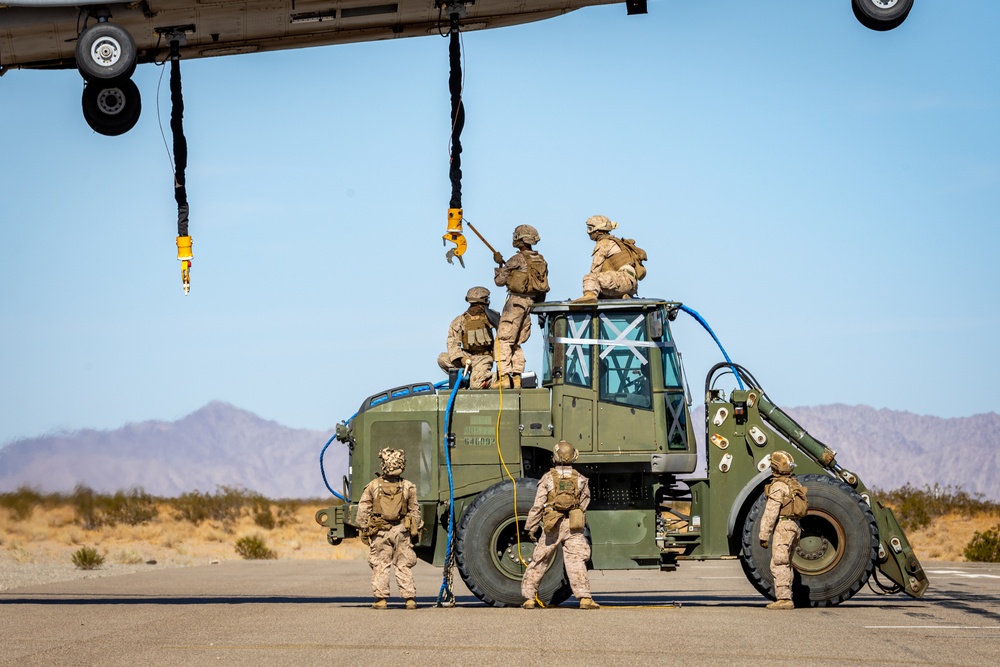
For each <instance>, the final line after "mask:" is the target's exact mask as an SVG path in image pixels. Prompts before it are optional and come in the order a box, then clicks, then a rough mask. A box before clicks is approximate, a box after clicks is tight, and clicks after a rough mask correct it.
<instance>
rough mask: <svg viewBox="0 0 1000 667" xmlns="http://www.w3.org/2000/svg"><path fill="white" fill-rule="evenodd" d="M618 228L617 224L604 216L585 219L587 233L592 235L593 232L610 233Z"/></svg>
mask: <svg viewBox="0 0 1000 667" xmlns="http://www.w3.org/2000/svg"><path fill="white" fill-rule="evenodd" d="M617 226H618V223H617V222H613V221H612V220H611V218H609V217H608V216H606V215H592V216H590V217H589V218H587V233H588V234H593V233H594V232H610V231H611V230H612V229H615V228H616V227H617Z"/></svg>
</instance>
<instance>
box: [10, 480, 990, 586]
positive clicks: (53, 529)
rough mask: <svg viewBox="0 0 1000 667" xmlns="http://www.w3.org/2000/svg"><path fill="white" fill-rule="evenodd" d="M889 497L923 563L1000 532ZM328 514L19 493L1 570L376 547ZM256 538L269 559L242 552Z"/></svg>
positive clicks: (262, 505)
mask: <svg viewBox="0 0 1000 667" xmlns="http://www.w3.org/2000/svg"><path fill="white" fill-rule="evenodd" d="M880 497H882V498H883V500H884V502H886V504H888V505H890V506H891V507H893V508H894V509H895V511H896V514H897V516H898V517H899V519H900V522H901V523H902V524H903V526H904V528H906V530H907V535H908V536H909V538H910V542H911V544H912V546H913V548H914V550H915V551H916V553H917V555H918V557H919V558H921V559H922V560H939V561H962V560H965V559H966V557H965V550H966V547H967V546H968V545H969V544H970V541H971V540H973V538H974V537H975V536H976V534H977V533H978V534H986V533H988V531H990V530H991V529H994V528H995V527H996V526H997V525H998V524H1000V511H998V506H997V504H996V503H993V502H988V501H983V500H981V499H979V498H973V497H970V496H968V495H967V494H965V493H964V492H961V491H954V490H952V489H950V488H939V487H933V488H925V489H915V488H912V487H904V488H902V489H898V490H896V491H891V492H880ZM324 507H326V503H325V501H323V500H312V501H308V500H279V501H275V500H269V499H267V498H264V497H262V496H259V495H257V494H254V493H252V492H248V491H243V490H239V489H231V488H224V487H223V488H220V489H219V490H217V491H216V492H215V493H214V494H205V493H199V492H194V493H190V494H184V495H183V496H181V497H180V498H172V499H163V498H154V497H151V496H149V495H147V494H145V493H144V492H142V491H141V490H130V491H127V492H118V493H116V494H114V495H101V494H96V493H94V492H93V491H90V490H89V489H86V488H85V487H78V488H77V489H76V491H74V492H73V494H64V495H60V494H49V495H44V494H39V493H37V492H35V491H32V490H30V489H19V490H18V491H16V492H13V493H7V494H0V564H17V563H22V564H28V563H36V564H44V563H60V564H69V563H72V562H73V557H74V554H76V553H77V552H78V551H80V550H81V549H83V548H87V549H93V550H95V551H96V553H98V554H100V556H101V557H102V558H103V562H104V565H105V567H106V566H108V565H112V566H114V565H140V564H146V563H149V564H152V563H153V562H154V561H155V563H156V564H157V565H166V566H186V565H199V564H207V563H211V562H218V561H225V560H239V559H241V558H254V557H266V558H278V559H312V560H339V559H363V558H364V557H365V556H366V553H367V548H366V547H365V546H364V545H362V544H361V542H360V541H359V540H357V539H350V540H345V541H344V542H343V543H342V544H340V545H338V546H336V547H334V546H331V545H330V544H328V543H327V541H326V529H325V528H323V527H322V526H320V525H319V524H317V523H316V521H315V519H314V516H315V513H316V511H317V510H319V509H323V508H324ZM247 539H249V540H252V543H253V544H255V545H257V546H258V547H260V549H261V552H260V553H254V554H247V553H246V550H245V549H244V550H243V551H238V549H237V546H238V545H239V544H240V543H241V541H245V540H247ZM980 560H989V558H986V559H980Z"/></svg>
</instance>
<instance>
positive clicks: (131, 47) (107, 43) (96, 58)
mask: <svg viewBox="0 0 1000 667" xmlns="http://www.w3.org/2000/svg"><path fill="white" fill-rule="evenodd" d="M137 60H138V52H137V51H136V48H135V40H133V39H132V35H130V34H129V32H128V30H126V29H125V28H123V27H121V26H120V25H116V24H114V23H108V22H105V23H96V24H94V25H92V26H90V27H89V28H87V29H86V30H84V31H83V32H82V33H81V34H80V38H79V39H78V40H77V41H76V67H77V69H79V70H80V74H81V75H82V76H83V78H84V79H86V80H87V81H110V80H112V79H127V78H129V77H130V76H132V73H133V72H135V65H136V62H137Z"/></svg>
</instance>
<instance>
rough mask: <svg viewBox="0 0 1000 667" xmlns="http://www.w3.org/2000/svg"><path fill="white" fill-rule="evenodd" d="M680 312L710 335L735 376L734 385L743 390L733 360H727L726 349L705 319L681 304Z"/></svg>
mask: <svg viewBox="0 0 1000 667" xmlns="http://www.w3.org/2000/svg"><path fill="white" fill-rule="evenodd" d="M681 310H683V311H684V312H685V313H687V314H688V315H690V316H691V317H693V318H694V319H696V320H697V321H698V323H699V324H700V325H701V326H703V327H705V331H707V332H708V333H709V334H711V335H712V339H713V340H714V341H715V344H716V345H718V346H719V350H721V351H722V356H723V357H725V359H726V363H727V364H729V367H730V368H731V369H732V370H733V375H735V376H736V383H737V384H739V385H740V389H743V380H741V379H740V374H739V373H738V372H737V370H736V367H735V366H733V360H732V359H730V358H729V355H728V354H726V349H725V348H724V347H722V343H720V342H719V338H718V336H716V335H715V332H714V331H712V327H710V326H708V322H706V321H705V318H704V317H702V316H701V315H699V314H698V311H696V310H695V309H694V308H688V307H687V306H685V305H684V304H683V303H682V304H681Z"/></svg>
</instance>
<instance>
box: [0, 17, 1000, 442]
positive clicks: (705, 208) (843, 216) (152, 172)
mask: <svg viewBox="0 0 1000 667" xmlns="http://www.w3.org/2000/svg"><path fill="white" fill-rule="evenodd" d="M961 7H962V10H961V11H958V9H957V5H956V4H955V3H953V2H949V1H946V0H920V1H918V2H917V3H916V6H915V8H914V10H913V12H912V14H911V16H910V17H909V18H908V19H907V21H906V23H904V24H903V26H902V27H901V28H899V29H897V30H895V31H892V32H889V33H875V32H871V31H869V30H867V29H865V28H863V27H861V26H860V25H859V24H858V23H857V21H856V20H855V18H854V16H853V14H852V12H851V10H850V3H849V0H827V1H825V2H796V3H788V2H783V1H777V0H755V1H753V2H747V1H744V0H740V1H737V0H729V1H720V2H712V3H705V2H695V1H693V0H685V1H682V0H653V1H652V2H650V13H649V14H648V15H646V16H632V17H629V16H626V14H625V9H624V6H623V5H617V6H612V7H602V8H590V9H584V10H581V11H578V12H575V13H573V14H570V15H567V16H565V17H561V18H557V19H553V20H549V21H543V22H540V23H535V24H531V25H526V26H520V27H515V28H507V29H501V30H493V31H485V32H473V33H468V34H467V35H465V37H464V47H465V58H466V85H465V103H466V107H467V123H466V128H465V132H464V134H463V144H464V148H465V152H464V153H463V156H462V158H463V168H464V172H465V175H464V179H463V184H464V188H463V189H464V195H463V204H464V207H465V212H466V216H467V218H468V219H469V220H471V221H472V223H473V224H475V225H476V226H477V227H478V228H479V229H480V231H482V232H484V233H485V234H487V235H488V237H489V238H490V239H492V241H493V242H494V244H495V245H497V246H498V247H500V248H503V249H504V252H505V253H508V252H510V251H512V249H511V248H510V246H509V238H510V232H511V229H512V228H513V227H514V226H515V225H516V224H520V223H522V222H523V223H530V224H533V225H535V226H536V227H537V228H538V229H539V231H540V233H541V236H542V241H541V244H540V245H539V246H538V250H540V251H541V252H542V253H544V254H545V256H546V257H547V259H548V260H549V265H550V272H551V275H550V282H551V285H552V293H551V295H550V297H551V298H552V299H562V298H569V297H575V296H578V295H579V293H580V279H581V277H582V275H583V274H584V273H585V272H586V270H587V268H588V267H589V254H590V250H591V245H592V244H591V242H590V241H589V239H588V238H587V236H586V234H585V232H584V220H585V219H586V218H587V217H588V216H590V215H593V214H595V213H602V214H605V215H608V216H610V217H611V218H612V219H614V220H617V221H618V222H619V224H620V227H619V231H620V232H621V233H622V234H623V235H625V236H629V237H634V238H636V239H637V241H638V243H639V245H641V246H642V247H644V248H645V249H646V250H647V251H648V252H649V255H650V257H651V259H650V261H649V262H648V263H647V266H648V269H649V276H648V278H647V279H646V280H645V281H644V282H643V283H642V285H641V290H640V291H641V293H642V294H643V295H646V296H657V297H666V298H670V299H676V300H680V301H683V302H685V303H687V304H688V305H690V306H691V307H693V308H694V309H696V310H698V311H699V312H701V314H702V315H703V316H704V317H705V318H706V319H707V320H708V321H709V323H710V324H711V325H712V326H713V328H714V329H715V331H716V333H717V334H718V336H719V337H720V339H721V340H722V342H723V344H724V345H725V346H726V348H727V350H728V352H729V353H730V355H731V356H732V358H733V359H734V360H735V361H737V362H739V363H741V364H743V365H744V366H746V367H747V368H748V369H750V371H751V372H753V373H754V375H755V376H756V377H757V379H758V380H759V381H760V382H761V384H762V385H763V386H764V388H765V389H766V390H767V391H768V393H769V394H770V395H771V397H772V398H773V399H774V400H775V401H776V402H778V403H779V404H780V405H783V406H786V407H794V406H802V405H822V404H829V403H848V404H866V405H871V406H874V407H876V408H889V409H894V410H907V411H911V412H915V413H918V414H930V415H937V416H941V417H956V416H967V415H972V414H977V413H982V412H990V411H997V409H998V404H1000V399H998V398H997V394H996V392H995V390H994V388H993V383H992V379H993V378H996V377H997V375H998V371H1000V361H998V356H997V355H996V354H995V351H994V349H993V342H994V339H995V335H994V332H995V331H997V330H998V329H1000V316H998V314H997V306H998V305H1000V298H998V292H997V278H998V269H997V264H996V261H995V258H994V255H995V253H996V252H997V249H998V245H1000V244H998V240H1000V238H998V237H1000V232H998V231H997V230H998V224H997V223H998V220H997V217H998V213H997V211H998V210H1000V130H998V123H997V118H998V117H1000V86H998V83H1000V57H998V53H997V47H996V46H995V44H996V39H995V28H996V26H997V25H1000V3H996V2H993V1H992V0H967V1H966V2H963V3H961ZM447 65H448V57H447V41H446V40H445V39H441V38H438V37H427V38H419V39H405V40H398V41H392V42H383V43H375V44H359V45H350V46H338V47H325V48H314V49H306V50H298V51H287V52H281V53H268V54H257V55H249V56H235V57H226V58H214V59H205V60H193V61H189V62H185V63H184V64H183V77H184V84H185V88H184V92H185V103H186V115H185V129H186V132H187V138H188V142H189V147H190V156H189V165H188V171H187V178H188V193H189V199H190V205H191V235H192V237H193V238H194V251H195V261H194V268H193V271H192V293H191V295H190V296H188V297H184V296H183V295H182V292H181V286H180V276H179V273H180V272H179V265H178V262H177V261H176V259H175V247H174V237H175V235H176V208H175V204H174V201H173V192H172V187H171V186H172V176H171V168H170V164H169V162H168V158H167V155H166V151H165V149H164V146H163V140H162V139H161V136H160V128H159V125H158V123H157V113H156V111H157V104H156V99H157V98H156V94H157V85H158V80H159V76H160V73H161V69H160V68H158V67H155V66H152V65H144V66H140V67H139V68H138V70H137V72H136V75H135V77H134V78H135V81H136V83H137V84H138V86H139V88H140V90H141V92H142V95H143V116H142V118H141V120H140V121H139V124H138V125H137V126H136V128H135V129H134V130H133V131H132V132H130V133H128V134H126V135H124V136H122V137H114V138H108V137H102V136H99V135H96V134H94V133H92V132H91V131H90V129H89V128H88V127H87V126H86V124H85V122H84V120H83V118H82V116H81V113H80V101H79V96H80V90H81V82H80V78H79V75H78V74H77V73H76V72H75V71H67V72H27V71H25V72H21V71H14V72H10V73H8V74H7V75H6V76H4V77H3V79H2V80H0V96H2V100H3V104H2V105H0V121H2V126H3V128H4V141H3V149H2V150H3V156H4V159H3V160H0V183H2V185H0V188H2V190H0V191H2V197H0V220H2V222H3V230H4V243H3V246H4V253H3V261H2V262H0V284H2V285H3V297H2V300H3V301H2V302H3V308H2V310H0V350H2V352H0V355H2V363H0V368H2V369H3V370H2V372H0V378H2V380H3V381H2V382H0V417H2V418H0V443H4V442H9V441H11V440H13V439H16V438H20V437H30V436H34V435H39V434H42V433H46V432H49V431H57V430H63V429H77V428H100V429H104V428H115V427H117V426H120V425H122V424H124V423H126V422H131V421H140V420H145V419H167V420H172V419H176V418H179V417H181V416H183V415H185V414H187V413H189V412H191V411H193V410H195V409H197V408H199V407H200V406H202V405H204V404H205V403H207V402H208V401H211V400H216V399H218V400H223V401H227V402H229V403H232V404H234V405H237V406H239V407H242V408H246V409H248V410H252V411H253V412H256V413H257V414H259V415H261V416H263V417H265V418H268V419H274V420H276V421H278V422H281V423H283V424H286V425H289V426H294V427H303V428H329V427H331V426H332V425H333V424H334V423H336V422H337V421H339V420H340V419H343V418H346V417H348V416H350V415H351V414H352V413H353V412H354V411H355V410H356V409H357V407H358V405H359V404H360V402H361V400H362V399H363V398H364V397H365V396H367V395H369V394H372V393H375V392H377V391H379V390H381V389H384V388H386V387H389V386H396V385H400V384H405V383H409V382H415V381H422V380H438V379H442V378H443V375H441V373H440V371H439V370H438V368H437V366H436V364H435V359H436V357H437V354H438V352H440V351H442V350H443V349H444V347H443V346H444V337H445V334H446V331H447V326H448V323H449V321H450V320H451V318H452V317H454V316H455V315H456V314H458V313H459V312H460V311H461V310H462V309H463V306H464V301H463V296H464V294H465V291H466V289H467V288H468V287H470V286H472V285H476V284H485V285H490V286H491V285H492V275H493V272H492V263H491V262H490V257H489V255H490V253H489V252H488V251H486V250H485V248H484V247H483V246H482V245H481V244H480V243H479V241H478V240H476V239H474V238H472V236H471V234H470V250H469V252H468V253H467V255H466V264H467V268H466V269H465V270H462V269H461V268H459V267H458V266H457V265H454V266H451V265H448V264H447V263H446V262H445V260H444V251H445V249H444V247H443V246H442V243H441V239H440V237H441V234H442V233H443V232H444V231H445V221H446V212H447V208H448V201H449V197H450V184H449V181H448V133H449V124H448V121H449V118H448V116H449V100H448V89H447V80H448V71H447ZM160 97H161V100H160V113H161V114H162V117H163V122H164V127H165V128H166V127H167V121H168V118H169V97H168V91H167V84H166V77H164V81H163V84H162V89H161V91H160ZM168 139H169V135H168ZM501 303H502V295H501V294H499V293H496V294H495V297H494V304H501ZM674 333H675V336H676V338H677V340H678V345H679V347H680V349H681V351H682V353H683V354H684V360H685V365H686V367H687V372H688V375H689V379H690V385H691V388H692V390H693V392H694V394H695V400H696V401H697V400H699V399H700V395H701V389H700V388H701V386H702V384H703V382H704V375H705V372H706V371H707V370H708V368H709V367H710V366H711V365H712V364H713V363H715V362H716V361H719V360H720V357H719V353H718V351H717V350H716V348H715V347H714V343H712V341H711V339H710V338H709V337H708V335H707V334H705V333H704V332H703V331H702V330H701V329H700V327H699V326H698V325H697V324H695V323H694V322H693V321H692V320H690V319H686V318H683V316H682V319H679V320H678V321H677V322H676V323H675V325H674ZM540 339H541V337H540V335H539V333H538V329H537V327H536V328H535V329H534V335H533V337H532V339H531V340H530V341H529V343H528V346H527V355H528V366H529V368H534V369H536V370H540V361H539V359H540ZM319 444H322V443H319Z"/></svg>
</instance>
